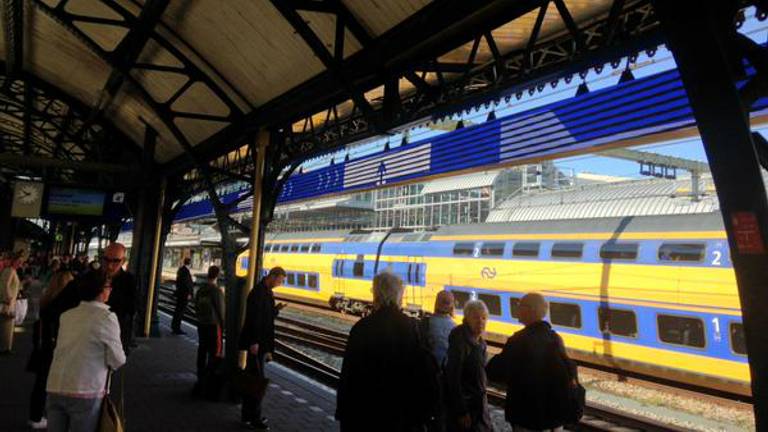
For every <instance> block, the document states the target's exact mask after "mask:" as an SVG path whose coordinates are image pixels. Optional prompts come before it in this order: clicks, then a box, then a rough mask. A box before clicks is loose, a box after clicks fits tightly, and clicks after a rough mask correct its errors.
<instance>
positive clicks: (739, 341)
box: [729, 322, 747, 355]
mask: <svg viewBox="0 0 768 432" xmlns="http://www.w3.org/2000/svg"><path fill="white" fill-rule="evenodd" d="M729 330H730V334H731V349H732V350H733V352H735V353H736V354H740V355H747V341H746V340H745V339H744V324H742V323H737V322H732V323H731V325H730V329H729Z"/></svg>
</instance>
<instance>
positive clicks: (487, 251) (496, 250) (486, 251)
mask: <svg viewBox="0 0 768 432" xmlns="http://www.w3.org/2000/svg"><path fill="white" fill-rule="evenodd" d="M480 255H482V256H502V255H504V243H501V242H493V243H483V245H482V246H481V247H480Z"/></svg>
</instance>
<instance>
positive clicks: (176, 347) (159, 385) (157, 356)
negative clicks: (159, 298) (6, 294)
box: [0, 315, 339, 432]
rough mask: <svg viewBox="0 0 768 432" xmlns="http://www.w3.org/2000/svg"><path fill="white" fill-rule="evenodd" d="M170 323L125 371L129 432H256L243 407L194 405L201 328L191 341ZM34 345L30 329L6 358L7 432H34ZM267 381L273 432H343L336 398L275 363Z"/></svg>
mask: <svg viewBox="0 0 768 432" xmlns="http://www.w3.org/2000/svg"><path fill="white" fill-rule="evenodd" d="M169 322H170V320H169V318H168V317H167V316H163V315H161V330H162V333H163V336H162V337H160V338H152V339H139V340H138V344H139V347H138V348H136V349H134V351H133V352H131V355H130V356H129V357H128V363H127V364H126V366H124V368H123V369H122V370H123V372H124V373H125V414H126V420H127V429H128V431H131V432H133V431H136V432H138V431H141V432H145V431H212V430H217V431H245V430H248V429H247V428H245V427H243V426H242V425H241V424H240V406H239V405H235V404H232V403H227V402H219V403H216V402H208V401H200V400H195V399H193V398H192V397H191V395H190V390H191V389H192V385H193V384H194V382H195V355H196V350H197V335H196V332H195V329H194V327H192V326H189V325H186V324H185V327H184V330H185V331H186V332H187V335H186V336H172V335H169V333H170V328H169V327H168V324H169ZM17 330H20V329H19V328H17ZM31 343H32V342H31V332H30V330H29V327H25V328H24V329H23V331H20V332H18V333H17V334H16V341H15V347H14V351H15V353H14V354H13V355H8V356H1V357H0V383H2V384H1V385H0V389H1V390H0V430H3V431H28V430H30V428H29V426H27V419H28V415H29V402H28V401H29V392H30V390H31V388H32V383H33V380H34V375H32V374H31V373H28V372H25V365H26V361H27V358H28V356H29V352H30V351H31ZM266 373H267V376H268V378H269V379H270V381H271V382H270V388H269V390H268V392H267V397H266V399H265V401H264V407H263V414H264V415H265V416H267V417H268V418H269V425H270V431H274V432H282V431H285V432H291V431H307V430H312V431H337V430H338V429H339V427H338V423H337V422H336V421H335V420H334V419H333V412H334V409H335V406H336V393H335V391H334V390H332V389H330V388H328V387H326V386H324V385H322V384H319V383H317V382H315V381H312V380H310V379H308V378H306V377H304V376H302V375H299V374H297V373H295V372H293V371H291V370H289V369H287V368H286V367H284V366H282V365H280V364H277V363H274V362H273V363H270V364H269V365H268V366H267V370H266ZM118 379H119V378H118ZM113 389H114V387H113ZM113 393H115V390H113ZM115 395H116V393H115Z"/></svg>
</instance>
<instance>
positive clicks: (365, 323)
mask: <svg viewBox="0 0 768 432" xmlns="http://www.w3.org/2000/svg"><path fill="white" fill-rule="evenodd" d="M402 301H403V283H402V281H401V280H400V278H398V277H397V276H396V275H394V274H392V273H389V272H383V273H379V274H378V275H376V276H375V277H374V278H373V312H372V313H371V314H370V315H368V316H367V317H365V318H362V319H361V320H360V321H358V322H357V323H355V325H354V326H352V329H351V330H350V332H349V338H348V340H347V348H346V351H345V352H344V361H343V363H342V366H341V379H340V381H339V388H338V391H337V393H336V420H338V421H339V423H340V429H341V432H357V431H372V432H384V431H408V432H410V431H422V430H424V428H425V427H426V425H427V423H428V422H429V421H430V417H431V416H432V415H433V414H434V410H435V405H436V404H437V400H438V389H437V366H436V364H435V363H434V360H433V359H432V357H431V355H430V353H429V352H428V351H427V350H426V349H425V348H424V347H423V346H422V342H421V340H420V337H419V330H418V324H417V322H416V321H415V320H414V319H413V318H410V317H409V316H407V315H406V314H404V313H403V311H402V310H401V305H402Z"/></svg>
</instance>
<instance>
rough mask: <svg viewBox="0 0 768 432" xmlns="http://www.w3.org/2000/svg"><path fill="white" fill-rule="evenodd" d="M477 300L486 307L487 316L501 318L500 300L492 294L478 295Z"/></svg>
mask: <svg viewBox="0 0 768 432" xmlns="http://www.w3.org/2000/svg"><path fill="white" fill-rule="evenodd" d="M477 299H478V300H482V302H483V303H485V305H486V306H487V307H488V314H489V315H493V316H501V298H500V297H499V296H497V295H493V294H478V295H477Z"/></svg>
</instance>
